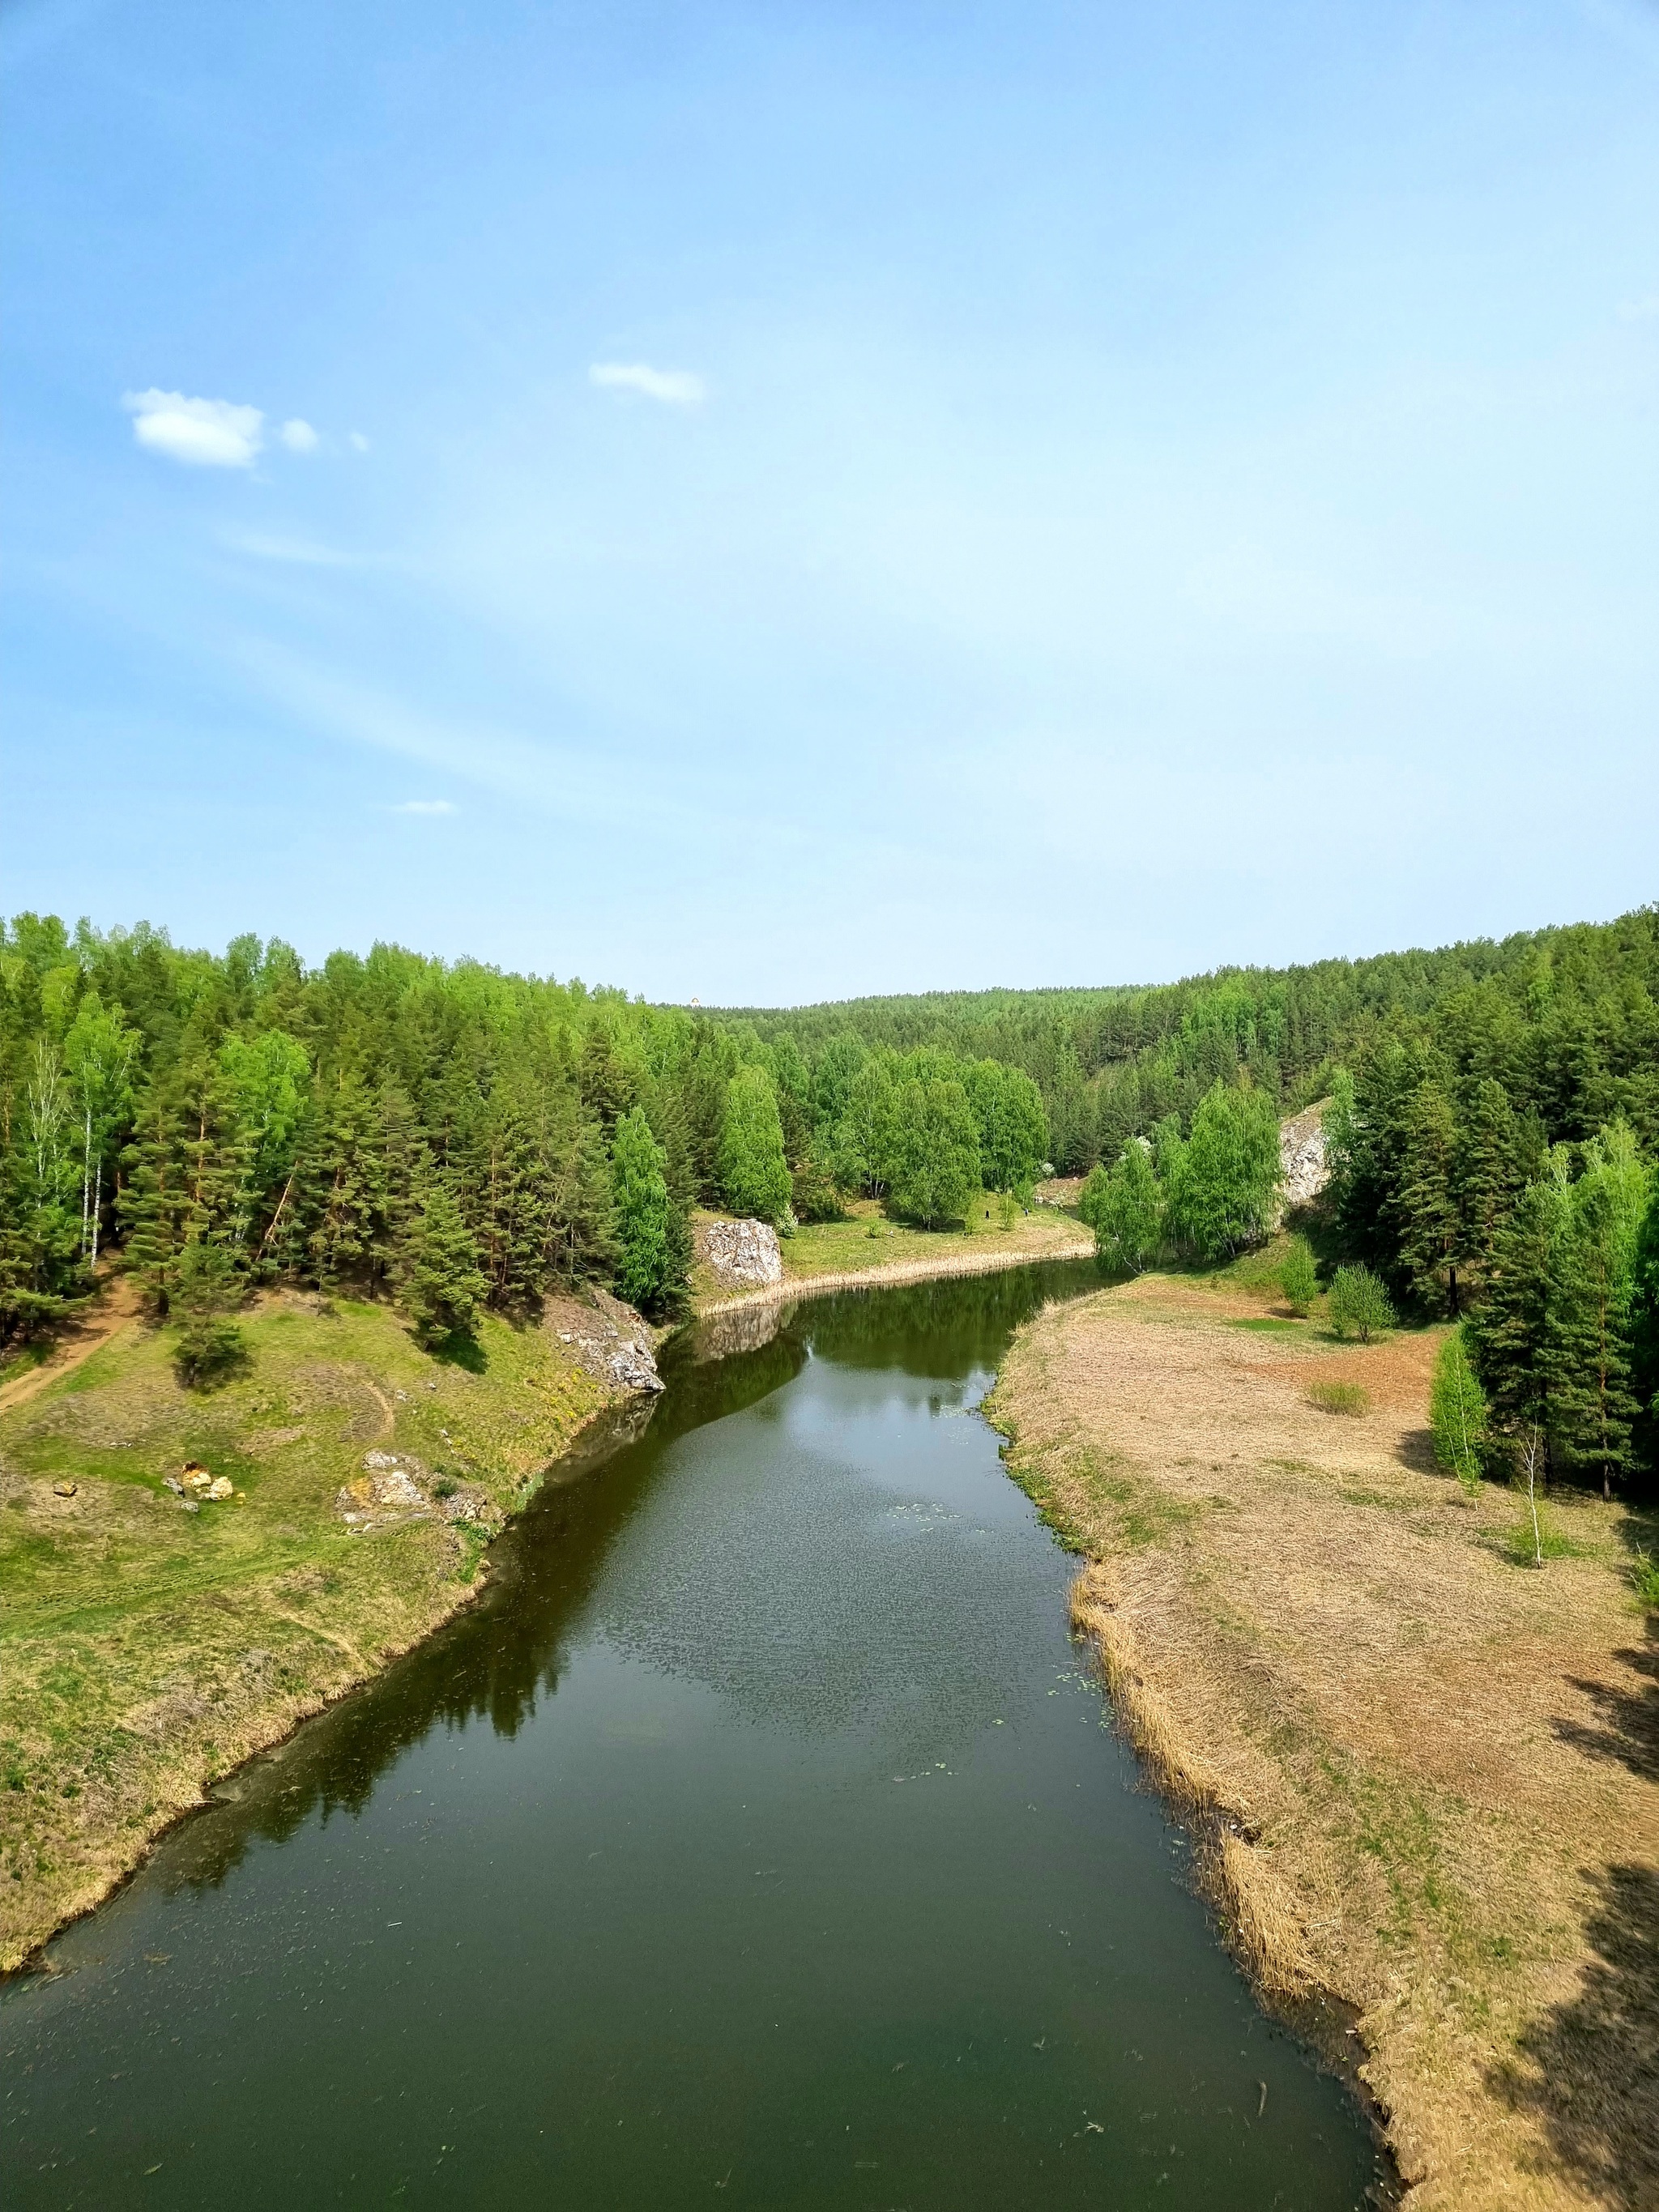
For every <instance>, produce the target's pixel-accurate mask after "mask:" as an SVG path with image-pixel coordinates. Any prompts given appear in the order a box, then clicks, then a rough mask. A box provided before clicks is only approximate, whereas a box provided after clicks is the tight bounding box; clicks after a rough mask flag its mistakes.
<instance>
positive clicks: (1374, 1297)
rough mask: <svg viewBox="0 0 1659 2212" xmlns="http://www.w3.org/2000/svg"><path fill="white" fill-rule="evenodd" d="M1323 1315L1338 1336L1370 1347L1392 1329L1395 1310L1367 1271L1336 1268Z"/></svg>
mask: <svg viewBox="0 0 1659 2212" xmlns="http://www.w3.org/2000/svg"><path fill="white" fill-rule="evenodd" d="M1326 1312H1327V1314H1328V1316H1329V1320H1330V1324H1331V1327H1332V1328H1334V1330H1335V1331H1336V1334H1338V1335H1339V1336H1357V1337H1358V1339H1359V1341H1360V1342H1361V1343H1362V1344H1369V1343H1370V1340H1371V1339H1372V1338H1373V1337H1374V1336H1380V1335H1381V1334H1383V1330H1384V1329H1389V1328H1393V1327H1394V1308H1393V1306H1392V1305H1391V1304H1389V1294H1388V1291H1386V1290H1385V1289H1384V1288H1383V1284H1382V1281H1381V1279H1379V1278H1378V1277H1377V1276H1376V1275H1374V1274H1372V1273H1371V1271H1370V1268H1369V1267H1339V1268H1338V1269H1337V1271H1336V1280H1335V1281H1334V1283H1333V1284H1332V1285H1331V1295H1330V1300H1329V1303H1328V1305H1327V1307H1326Z"/></svg>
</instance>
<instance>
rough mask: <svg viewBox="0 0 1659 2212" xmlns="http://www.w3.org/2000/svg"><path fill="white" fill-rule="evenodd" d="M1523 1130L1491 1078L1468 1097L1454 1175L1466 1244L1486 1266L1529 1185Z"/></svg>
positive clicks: (1499, 1086)
mask: <svg viewBox="0 0 1659 2212" xmlns="http://www.w3.org/2000/svg"><path fill="white" fill-rule="evenodd" d="M1523 1149H1524V1147H1523V1141H1522V1130H1521V1125H1520V1123H1519V1122H1518V1121H1517V1120H1516V1114H1515V1109H1514V1108H1513V1106H1511V1104H1510V1097H1509V1093H1508V1092H1507V1091H1505V1090H1504V1086H1503V1085H1502V1084H1501V1083H1498V1082H1495V1081H1493V1080H1492V1078H1491V1077H1490V1076H1489V1077H1487V1078H1486V1079H1485V1080H1484V1081H1483V1082H1480V1083H1477V1084H1476V1085H1475V1086H1474V1091H1473V1092H1472V1093H1471V1094H1470V1095H1469V1097H1468V1103H1467V1105H1466V1107H1465V1109H1464V1112H1463V1115H1462V1120H1461V1121H1460V1124H1459V1127H1458V1133H1457V1151H1456V1159H1455V1170H1454V1183H1455V1191H1456V1198H1457V1210H1458V1214H1459V1218H1460V1219H1461V1220H1462V1231H1463V1234H1462V1243H1463V1249H1464V1251H1465V1252H1466V1253H1467V1254H1468V1256H1469V1257H1470V1258H1471V1259H1473V1260H1474V1261H1477V1262H1478V1263H1481V1264H1484V1263H1485V1262H1486V1261H1487V1260H1488V1259H1489V1258H1490V1256H1491V1254H1492V1249H1493V1247H1494V1246H1495V1245H1496V1243H1497V1241H1498V1231H1499V1230H1500V1229H1501V1228H1502V1227H1503V1225H1504V1222H1505V1221H1507V1220H1508V1218H1509V1217H1510V1212H1512V1210H1513V1208H1514V1206H1515V1201H1516V1199H1517V1198H1518V1197H1519V1195H1520V1194H1521V1188H1522V1183H1523V1182H1524V1180H1525V1178H1524V1176H1523V1175H1522V1152H1523Z"/></svg>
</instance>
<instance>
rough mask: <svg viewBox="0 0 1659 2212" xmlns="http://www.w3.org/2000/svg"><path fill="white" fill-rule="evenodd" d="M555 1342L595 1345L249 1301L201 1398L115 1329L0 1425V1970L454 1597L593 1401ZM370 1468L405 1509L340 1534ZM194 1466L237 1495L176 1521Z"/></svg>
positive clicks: (584, 1318)
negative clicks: (453, 1336)
mask: <svg viewBox="0 0 1659 2212" xmlns="http://www.w3.org/2000/svg"><path fill="white" fill-rule="evenodd" d="M554 1324H558V1325H557V1326H555V1325H554ZM560 1328H563V1330H564V1332H565V1336H566V1337H567V1338H568V1339H570V1340H573V1341H574V1340H575V1339H577V1338H578V1337H579V1336H580V1334H582V1332H583V1330H584V1329H586V1333H587V1334H590V1335H593V1334H598V1335H600V1336H603V1335H604V1334H605V1324H604V1323H603V1322H601V1321H596V1318H595V1316H594V1315H593V1314H592V1312H590V1311H589V1310H587V1309H586V1308H585V1307H583V1308H580V1309H576V1308H574V1306H573V1307H572V1308H571V1310H570V1311H569V1312H568V1314H567V1313H562V1312H560V1313H555V1314H553V1315H552V1316H550V1322H549V1324H548V1325H547V1326H544V1327H541V1328H526V1329H521V1330H515V1329H513V1328H508V1327H507V1325H506V1324H505V1323H504V1322H499V1321H496V1320H495V1319H493V1318H489V1319H486V1320H485V1321H484V1322H483V1324H482V1327H481V1329H480V1332H479V1336H478V1340H477V1350H476V1353H474V1354H471V1355H470V1356H469V1360H468V1364H465V1365H461V1364H455V1363H454V1362H453V1361H444V1360H441V1359H439V1358H434V1357H432V1356H430V1355H428V1353H427V1352H422V1350H421V1349H420V1348H419V1347H418V1346H416V1343H415V1342H414V1340H412V1338H411V1337H410V1334H409V1331H408V1329H407V1328H406V1327H405V1326H404V1323H403V1322H401V1320H400V1319H399V1317H398V1316H397V1315H396V1314H395V1313H393V1312H392V1310H391V1309H390V1308H388V1307H386V1306H381V1305H365V1304H352V1303H349V1302H348V1301H345V1300H340V1301H339V1302H338V1303H337V1304H329V1303H328V1302H326V1301H325V1300H323V1299H320V1298H318V1297H313V1296H309V1295H307V1294H304V1293H301V1292H296V1291H289V1292H277V1293H271V1294H269V1295H267V1296H266V1297H264V1299H263V1300H262V1302H261V1303H260V1304H258V1307H257V1308H256V1309H255V1310H253V1311H252V1312H251V1313H250V1314H249V1315H247V1316H246V1317H245V1319H244V1322H243V1334H244V1337H245V1339H246V1346H247V1349H248V1354H249V1357H248V1359H247V1362H246V1366H245V1367H244V1368H243V1369H242V1370H241V1371H240V1372H239V1373H238V1375H237V1376H235V1377H234V1379H232V1380H231V1381H230V1382H228V1383H227V1384H226V1385H225V1387H223V1388H222V1389H219V1390H216V1391H214V1392H212V1393H210V1394H207V1395H203V1394H199V1393H196V1392H191V1391H188V1390H185V1389H183V1388H182V1387H181V1386H180V1384H179V1381H178V1379H177V1376H176V1374H175V1371H174V1367H173V1357H172V1354H173V1341H172V1338H173V1332H171V1331H169V1330H166V1329H161V1330H157V1329H154V1328H149V1327H147V1326H145V1325H144V1324H143V1322H139V1321H138V1320H137V1319H125V1320H122V1321H120V1322H119V1324H118V1327H117V1328H115V1329H114V1331H113V1332H112V1334H110V1335H109V1336H108V1337H107V1338H106V1340H103V1341H102V1342H100V1343H98V1344H97V1346H96V1348H95V1349H94V1350H92V1351H91V1352H90V1353H89V1354H88V1356H87V1357H86V1358H84V1359H82V1361H81V1362H80V1363H79V1364H76V1365H75V1366H74V1367H73V1368H72V1369H70V1370H64V1371H62V1372H58V1373H54V1374H52V1375H51V1376H47V1377H46V1378H45V1380H44V1382H43V1383H42V1385H41V1387H40V1388H38V1389H33V1391H32V1392H31V1393H30V1394H29V1395H27V1397H21V1401H20V1402H16V1403H15V1404H13V1405H11V1406H10V1407H6V1408H4V1409H3V1410H0V1580H3V1586H4V1589H5V1606H4V1611H3V1614H0V1966H5V1967H9V1966H15V1965H16V1964H17V1963H18V1962H19V1961H20V1960H22V1959H23V1958H25V1957H26V1956H27V1955H28V1954H29V1953H30V1952H31V1951H33V1949H34V1948H36V1947H37V1946H38V1945H39V1944H40V1942H42V1941H43V1940H44V1939H45V1937H46V1936H47V1935H49V1934H50V1933H51V1931H52V1929H53V1928H55V1927H56V1926H58V1924H60V1923H62V1922H63V1921H64V1920H65V1919H67V1918H70V1917H72V1916H73V1915H74V1914H76V1913H77V1912H80V1911H85V1910H86V1909H87V1908H88V1907H89V1906H90V1905H94V1904H95V1903H96V1902H97V1901H98V1899H100V1897H101V1896H103V1895H104V1894H105V1893H106V1891H107V1890H108V1889H109V1887H111V1885H112V1883H113V1882H114V1881H117V1880H118V1879H119V1878H120V1876H121V1875H123V1874H125V1872H127V1871H128V1870H129V1869H131V1867H132V1866H133V1865H134V1864H135V1863H137V1860H138V1859H139V1857H142V1855H143V1850H144V1849H145V1846H146V1845H147V1844H148V1843H149V1840H150V1839H151V1838H153V1837H154V1836H155V1834H156V1833H157V1832H159V1831H160V1830H161V1828H163V1827H165V1826H167V1823H168V1822H169V1821H171V1820H173V1819H175V1818H176V1817H177V1816H178V1814H180V1813H182V1812H184V1811H185V1810H186V1809H187V1808H189V1807H191V1806H192V1805H194V1804H196V1803H197V1802H200V1800H201V1797H202V1795H203V1792H204V1790H206V1789H207V1788H208V1787H209V1786H210V1784H211V1783H212V1782H213V1781H214V1779H215V1778H216V1777H219V1776H222V1775H223V1774H224V1773H226V1772H227V1771H228V1770H229V1769H230V1768H232V1767H233V1766H234V1765H237V1764H238V1763H239V1762H240V1760H241V1759H245V1758H246V1757H247V1756H248V1755H249V1754H250V1753H252V1752H254V1751H256V1750H258V1749H259V1748H260V1747H263V1746H265V1745H268V1744H270V1743H272V1742H275V1741H277V1740H278V1739H279V1738H280V1737H282V1736H283V1735H285V1734H286V1733H287V1732H288V1730H289V1729H291V1728H292V1727H293V1726H294V1724H295V1722H297V1721H298V1720H299V1719H301V1717H303V1716H304V1715H306V1714H307V1713H310V1712H313V1711H316V1710H318V1709H319V1707H320V1706H321V1705H324V1704H325V1703H326V1702H327V1701H328V1700H329V1699H332V1698H335V1697H337V1696H338V1695H340V1693H341V1692H343V1691H344V1690H346V1689H348V1688H349V1687H350V1686H352V1685H353V1684H354V1683H356V1682H358V1681H360V1680H363V1679H364V1678H365V1677H366V1676H368V1674H372V1673H374V1671H375V1670H376V1669H377V1668H379V1667H380V1666H381V1665H382V1664H383V1663H384V1662H386V1660H387V1659H388V1658H390V1657H391V1656H394V1655H395V1654H396V1653H398V1652H399V1651H401V1650H405V1649H406V1648H407V1647H408V1646H409V1645H410V1644H413V1643H415V1642H416V1641H417V1640H418V1639H419V1638H421V1637H422V1636H424V1635H425V1634H427V1633H428V1632H429V1631H430V1630H431V1629H432V1628H433V1627H435V1626H436V1625H437V1623H438V1622H440V1621H441V1620H443V1619H445V1617H446V1616H447V1614H449V1613H452V1612H453V1610H454V1609H455V1608H456V1607H457V1606H459V1605H460V1604H463V1603H465V1601H466V1599H467V1598H468V1596H469V1595H471V1592H472V1591H473V1589H475V1588H476V1586H477V1579H478V1576H479V1572H480V1560H481V1556H482V1553H483V1548H484V1546H485V1544H486V1543H487V1541H488V1540H489V1534H490V1533H491V1532H492V1531H493V1530H494V1529H495V1528H497V1527H499V1526H500V1524H501V1520H502V1518H503V1517H504V1516H506V1515H507V1513H509V1512H511V1511H512V1510H513V1509H514V1508H515V1507H516V1506H517V1505H519V1504H521V1503H523V1501H524V1500H525V1499H526V1498H527V1497H528V1496H529V1495H530V1493H531V1492H532V1490H533V1489H534V1487H535V1486H536V1484H537V1482H538V1479H539V1475H540V1473H541V1471H542V1470H543V1469H544V1468H546V1466H547V1465H548V1463H549V1462H550V1460H551V1459H553V1458H554V1456H555V1455H556V1454H557V1453H558V1452H559V1451H560V1450H561V1449H562V1447H563V1446H564V1445H565V1444H566V1443H568V1440H569V1438H570V1437H571V1436H572V1435H573V1434H574V1431H575V1430H576V1429H577V1428H578V1427H580V1425H581V1424H582V1423H583V1422H584V1421H585V1420H586V1419H587V1418H588V1417H589V1416H590V1415H591V1414H592V1413H594V1412H595V1411H596V1410H597V1409H598V1408H599V1407H600V1406H601V1405H602V1404H603V1403H605V1401H606V1399H607V1397H608V1396H610V1395H611V1385H610V1383H609V1379H608V1377H607V1376H605V1373H604V1372H603V1369H602V1363H592V1364H596V1366H597V1367H598V1368H599V1371H597V1372H596V1373H593V1374H590V1373H589V1372H588V1371H586V1369H585V1368H584V1367H583V1366H582V1365H581V1364H579V1361H580V1357H581V1351H580V1346H579V1345H578V1346H576V1348H575V1349H574V1350H573V1349H572V1348H571V1344H570V1343H567V1341H565V1340H562V1337H561V1334H560ZM370 1454H375V1455H380V1461H381V1463H384V1462H385V1461H386V1460H390V1459H396V1460H398V1462H401V1464H402V1465H403V1466H404V1468H413V1469H415V1470H416V1474H417V1475H418V1477H419V1483H420V1486H421V1489H422V1495H421V1496H420V1497H419V1498H410V1497H409V1496H408V1495H407V1494H405V1495H404V1497H403V1498H401V1500H399V1499H398V1498H392V1499H390V1500H383V1501H382V1502H381V1504H380V1507H379V1509H378V1510H368V1511H367V1512H359V1513H358V1514H357V1517H356V1519H355V1520H353V1521H348V1520H347V1519H346V1517H345V1513H346V1511H347V1510H353V1509H354V1507H356V1506H357V1505H362V1504H368V1506H370V1508H371V1509H373V1508H374V1500H373V1498H372V1497H370V1496H369V1495H368V1491H367V1490H366V1476H365V1462H366V1460H367V1459H368V1456H369V1455H370ZM191 1461H194V1462H199V1463H200V1464H201V1465H202V1466H203V1467H204V1468H205V1469H206V1470H207V1471H208V1473H209V1474H211V1475H212V1476H215V1477H223V1478H225V1479H226V1480H228V1482H229V1484H230V1485H231V1486H232V1489H233V1492H234V1494H233V1495H232V1496H231V1497H230V1498H228V1499H226V1500H224V1501H223V1502H222V1503H209V1502H204V1503H202V1504H199V1505H198V1506H197V1507H196V1509H195V1510H190V1508H189V1507H187V1505H186V1504H185V1501H184V1500H183V1499H182V1498H179V1496H178V1495H176V1494H175V1492H173V1490H172V1489H170V1488H169V1487H168V1486H167V1478H168V1477H169V1476H171V1477H172V1478H173V1480H175V1481H177V1480H179V1470H180V1468H182V1467H183V1465H184V1464H185V1462H191ZM354 1485H355V1486H356V1490H357V1491H358V1492H360V1493H363V1494H362V1496H361V1497H360V1498H355V1499H354V1498H352V1497H351V1496H350V1495H349V1492H350V1488H351V1486H354ZM398 1487H400V1486H399V1485H398V1484H396V1483H393V1484H392V1488H393V1489H394V1490H396V1489H398ZM343 1493H347V1494H345V1495H344V1496H343Z"/></svg>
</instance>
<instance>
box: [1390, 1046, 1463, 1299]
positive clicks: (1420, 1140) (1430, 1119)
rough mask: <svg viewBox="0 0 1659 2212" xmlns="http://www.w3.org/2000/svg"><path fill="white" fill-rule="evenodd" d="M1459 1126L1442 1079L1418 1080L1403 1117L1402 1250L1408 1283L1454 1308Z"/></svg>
mask: <svg viewBox="0 0 1659 2212" xmlns="http://www.w3.org/2000/svg"><path fill="white" fill-rule="evenodd" d="M1456 1147H1457V1126H1456V1123H1455V1120H1454V1119H1453V1115H1452V1109H1451V1102H1450V1100H1449V1098H1448V1097H1446V1094H1445V1092H1444V1091H1443V1090H1442V1089H1441V1087H1440V1085H1438V1084H1437V1083H1435V1082H1427V1083H1424V1084H1421V1085H1419V1087H1418V1090H1417V1093H1416V1095H1415V1097H1413V1100H1412V1103H1411V1106H1410V1109H1409V1111H1408V1114H1407V1122H1406V1152H1405V1175H1404V1178H1403V1181H1402V1183H1401V1193H1400V1206H1401V1214H1402V1216H1403V1224H1404V1231H1405V1233H1404V1235H1403V1237H1402V1238H1401V1250H1400V1256H1401V1259H1402V1260H1403V1261H1404V1262H1405V1264H1406V1266H1407V1268H1408V1269H1409V1271H1410V1274H1411V1281H1412V1288H1413V1290H1414V1291H1416V1293H1417V1295H1418V1296H1419V1297H1420V1298H1422V1299H1424V1300H1425V1302H1427V1303H1428V1304H1431V1305H1432V1306H1436V1307H1437V1306H1439V1305H1440V1304H1442V1303H1444V1304H1445V1306H1446V1308H1447V1309H1448V1310H1449V1312H1450V1313H1451V1314H1452V1315H1453V1316H1455V1315H1456V1313H1457V1262H1458V1259H1459V1256H1460V1250H1461V1247H1462V1218H1461V1217H1460V1215H1459V1212H1458V1207H1457V1201H1456V1198H1455V1194H1454V1191H1453V1174H1454V1164H1455V1155H1456Z"/></svg>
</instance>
